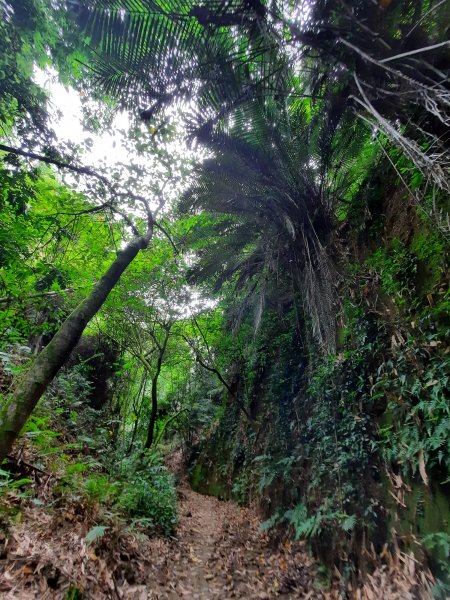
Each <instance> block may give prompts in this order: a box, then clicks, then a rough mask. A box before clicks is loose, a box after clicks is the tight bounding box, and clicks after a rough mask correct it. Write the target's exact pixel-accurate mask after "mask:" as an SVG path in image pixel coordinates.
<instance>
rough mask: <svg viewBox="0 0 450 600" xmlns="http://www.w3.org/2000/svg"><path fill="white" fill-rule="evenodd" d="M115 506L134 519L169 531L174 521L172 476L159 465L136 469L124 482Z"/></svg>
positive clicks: (151, 526)
mask: <svg viewBox="0 0 450 600" xmlns="http://www.w3.org/2000/svg"><path fill="white" fill-rule="evenodd" d="M118 505H119V506H120V507H121V508H122V509H123V510H124V511H125V512H126V514H127V515H128V516H129V517H131V518H132V519H133V520H134V521H135V522H138V523H140V524H142V525H144V526H145V527H149V528H150V529H155V528H156V529H159V530H161V531H163V532H164V533H166V534H170V533H172V531H173V529H174V527H175V525H176V523H177V513H176V491H175V485H174V478H173V475H171V474H170V473H169V472H168V470H167V469H166V468H165V467H164V466H162V465H159V464H153V465H150V466H147V467H145V468H144V469H140V470H139V471H136V472H135V473H134V474H133V475H132V476H131V477H130V478H129V479H128V481H127V482H126V483H125V484H124V487H123V490H122V493H121V496H120V498H119V500H118Z"/></svg>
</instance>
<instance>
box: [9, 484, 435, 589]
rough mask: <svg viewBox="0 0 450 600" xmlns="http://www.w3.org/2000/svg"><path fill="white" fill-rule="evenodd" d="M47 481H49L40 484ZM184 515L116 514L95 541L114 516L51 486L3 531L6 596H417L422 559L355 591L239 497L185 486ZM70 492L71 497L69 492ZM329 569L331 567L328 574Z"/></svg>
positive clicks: (382, 571)
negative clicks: (139, 517) (147, 524)
mask: <svg viewBox="0 0 450 600" xmlns="http://www.w3.org/2000/svg"><path fill="white" fill-rule="evenodd" d="M40 489H41V490H42V487H41V488H40ZM178 495H179V522H178V526H177V529H176V531H175V533H174V535H173V536H172V537H162V536H153V537H148V536H147V535H146V534H145V532H144V531H141V532H139V530H137V529H131V528H129V527H128V526H127V525H126V524H124V523H122V524H119V523H117V524H116V525H115V526H113V525H112V522H111V521H110V522H109V525H108V527H106V528H105V532H104V533H103V534H102V535H101V536H100V537H99V538H98V539H96V540H95V541H93V542H92V543H87V539H88V538H87V534H88V532H89V531H90V530H91V529H92V527H93V526H94V527H95V526H98V525H101V523H102V522H104V520H103V519H104V515H102V513H99V512H96V509H95V507H92V506H88V505H86V504H84V503H82V502H80V500H79V499H77V498H73V499H72V500H71V501H70V500H68V499H67V498H64V499H63V500H62V499H61V498H60V497H58V494H57V493H56V494H55V492H54V491H53V490H52V486H49V487H48V488H46V489H44V491H43V492H41V494H40V500H39V502H38V503H36V500H35V503H34V504H33V503H25V504H22V505H20V508H19V507H18V505H17V503H16V502H17V501H16V500H15V499H14V498H12V499H11V501H10V504H9V506H8V505H7V508H8V510H13V509H15V510H16V511H17V509H18V508H19V511H18V512H16V515H17V517H16V523H15V526H14V528H13V529H12V530H10V532H9V534H8V535H7V536H6V537H4V536H3V537H2V536H0V547H1V549H2V551H1V555H0V598H1V599H2V600H13V599H14V600H37V599H39V600H175V599H179V598H187V599H190V600H229V599H230V600H231V599H241V600H272V599H282V598H289V599H293V600H294V599H300V598H301V599H303V600H336V599H337V598H342V597H343V596H342V591H343V585H345V588H346V590H347V593H348V594H349V595H348V597H349V598H359V599H361V600H376V599H378V598H389V599H390V600H412V598H421V599H424V598H428V597H429V596H428V595H427V594H425V595H423V594H419V595H415V594H414V593H413V590H414V589H417V579H416V576H417V574H415V573H414V564H415V563H414V561H413V559H410V560H409V561H408V560H407V558H408V557H406V556H405V557H403V559H402V561H405V560H406V562H403V567H404V568H402V569H399V564H398V563H397V564H396V563H395V562H392V564H391V565H390V566H389V568H388V567H387V566H380V568H378V569H377V570H376V571H375V572H374V573H373V575H372V576H371V577H370V578H369V580H368V581H367V582H366V584H365V585H364V586H363V588H360V589H357V590H353V591H352V590H351V587H350V586H349V584H348V583H347V584H343V581H342V579H341V577H340V576H339V573H338V572H337V571H336V573H335V576H333V577H332V579H331V581H330V579H329V577H328V578H327V580H325V579H324V577H323V575H324V573H323V569H322V570H321V569H320V568H319V565H318V563H317V562H316V561H315V560H314V559H313V558H311V556H310V555H309V554H308V552H307V551H306V548H305V545H304V543H303V542H292V541H289V540H279V539H278V540H277V541H276V540H274V539H270V537H269V536H268V535H267V534H265V533H262V532H261V530H260V521H259V519H258V516H257V514H256V513H255V512H254V511H253V510H251V509H249V508H242V507H239V506H237V505H235V504H233V503H231V502H224V501H220V500H218V499H217V498H213V497H209V496H203V495H201V494H198V493H196V492H194V491H193V490H192V489H191V488H190V487H189V486H188V484H187V483H186V482H184V481H183V482H182V483H181V485H180V486H179V489H178ZM61 500H62V501H61ZM321 573H322V575H321Z"/></svg>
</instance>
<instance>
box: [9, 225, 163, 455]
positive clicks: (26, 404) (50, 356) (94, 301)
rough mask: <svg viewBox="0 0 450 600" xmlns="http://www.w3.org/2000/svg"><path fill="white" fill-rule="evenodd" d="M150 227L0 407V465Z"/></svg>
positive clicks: (140, 247)
mask: <svg viewBox="0 0 450 600" xmlns="http://www.w3.org/2000/svg"><path fill="white" fill-rule="evenodd" d="M151 236H152V230H151V228H149V230H148V232H147V234H146V235H145V236H136V237H134V238H133V239H132V240H131V241H130V242H129V244H128V245H127V246H125V248H124V249H123V250H121V251H120V252H119V253H118V254H117V257H116V259H115V260H114V262H113V263H112V264H111V266H110V267H109V269H108V270H107V271H106V273H105V274H104V275H103V277H102V278H101V279H100V281H99V282H98V283H97V285H96V286H95V288H94V289H93V290H92V292H91V293H90V294H89V296H88V297H87V298H85V299H84V300H83V301H82V302H81V303H80V304H79V305H78V306H77V307H76V308H75V310H74V311H73V312H72V313H71V314H70V315H69V317H68V318H67V319H66V320H65V321H64V323H63V324H62V326H61V328H60V330H59V331H58V332H57V333H56V334H55V336H54V337H53V339H52V340H51V342H50V343H49V344H48V346H46V347H45V348H44V349H43V350H42V352H41V353H40V354H39V356H38V357H37V358H36V360H35V361H34V363H33V365H32V367H31V369H30V370H29V371H28V373H27V374H26V375H25V377H24V378H23V380H22V381H21V382H20V383H19V385H18V387H17V389H16V390H15V392H14V394H13V395H12V396H11V397H10V398H9V399H7V400H6V402H5V403H4V404H3V406H1V408H0V464H1V462H2V461H3V459H4V458H5V457H6V455H7V454H8V452H9V451H10V450H11V447H12V445H13V443H14V441H15V439H16V437H17V436H18V435H19V433H20V430H21V429H22V427H23V426H24V425H25V422H26V420H27V419H28V417H29V416H30V414H31V413H32V411H33V410H34V408H35V406H36V404H37V403H38V401H39V399H40V398H41V396H42V394H43V393H44V392H45V390H46V389H47V387H48V385H49V384H50V382H51V381H52V380H53V378H54V377H55V375H56V373H57V372H58V371H59V369H60V368H61V367H62V366H63V364H64V363H65V361H66V360H67V358H68V357H69V354H70V353H71V351H72V349H73V348H74V346H75V345H76V343H77V342H78V340H79V339H80V337H81V334H82V333H83V331H84V329H85V327H86V325H87V324H88V322H89V321H90V320H91V319H92V317H93V316H94V315H95V314H96V313H97V312H98V311H99V309H100V308H101V306H102V305H103V303H104V302H105V300H106V298H107V297H108V294H109V293H110V291H111V290H112V289H113V287H114V286H115V285H116V283H117V282H118V281H119V279H120V276H121V275H122V273H123V272H124V271H125V269H126V268H127V267H128V265H129V264H130V263H131V262H132V261H133V259H134V258H135V257H136V255H137V254H138V253H139V251H140V250H143V249H145V248H146V247H147V246H148V244H149V242H150V239H151Z"/></svg>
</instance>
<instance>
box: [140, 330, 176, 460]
mask: <svg viewBox="0 0 450 600" xmlns="http://www.w3.org/2000/svg"><path fill="white" fill-rule="evenodd" d="M169 335H170V328H167V329H166V335H165V337H164V342H163V344H162V346H161V347H160V348H159V356H158V362H157V363H156V371H155V374H154V375H153V378H152V411H151V414H150V423H149V424H148V431H147V440H146V441H145V448H146V449H148V448H150V447H151V445H152V444H153V438H154V436H155V425H156V419H157V417H158V378H159V375H160V373H161V367H162V361H163V358H164V354H165V352H166V348H167V342H168V341H169Z"/></svg>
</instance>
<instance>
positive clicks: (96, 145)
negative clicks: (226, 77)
mask: <svg viewBox="0 0 450 600" xmlns="http://www.w3.org/2000/svg"><path fill="white" fill-rule="evenodd" d="M34 79H35V81H36V83H37V84H39V85H40V86H41V87H43V88H44V89H45V90H47V91H48V92H49V96H50V100H49V113H50V126H51V127H52V129H53V130H54V131H55V133H56V137H57V139H58V141H59V142H61V143H72V144H76V145H78V146H80V148H81V149H82V154H81V156H80V158H79V164H82V165H83V166H87V167H91V168H93V169H94V170H96V171H99V172H101V173H102V174H105V175H106V177H108V179H110V180H111V175H112V173H113V172H114V171H116V172H120V179H119V185H120V184H123V186H124V188H123V189H124V191H125V190H127V189H129V190H130V191H131V192H133V193H134V194H137V195H145V196H146V197H148V198H149V199H150V206H151V208H153V209H155V207H156V205H157V201H156V200H155V201H154V202H151V198H156V195H155V190H158V189H161V187H162V186H163V184H164V182H165V181H166V180H167V179H168V178H169V171H168V165H170V169H171V170H172V177H171V180H170V183H169V184H168V185H167V186H166V188H165V190H164V196H165V198H166V200H167V206H168V205H169V204H170V202H171V201H173V200H174V199H176V198H177V197H179V195H180V193H181V192H182V191H183V190H184V189H186V187H187V185H188V183H189V181H190V176H189V175H190V171H191V163H192V161H193V160H194V159H196V160H201V159H202V156H204V152H203V153H202V152H201V151H198V150H197V151H196V152H195V153H194V152H193V151H192V150H189V149H188V148H187V146H186V143H185V141H184V136H183V132H182V131H181V129H180V128H179V127H178V128H177V131H178V132H177V134H176V135H174V136H173V138H172V139H171V140H170V141H167V142H164V141H162V140H160V139H159V137H158V136H157V137H156V138H155V140H154V142H153V141H152V135H151V133H150V130H149V126H148V125H145V124H144V123H142V124H141V125H140V132H141V135H142V137H141V139H138V140H137V141H136V143H134V142H133V141H130V137H129V136H128V135H127V132H128V131H129V129H130V128H131V127H132V125H135V123H133V122H132V120H131V117H130V115H129V114H127V113H126V112H124V111H122V112H119V111H117V112H116V113H115V115H114V119H113V122H112V125H111V127H110V128H109V130H105V129H104V128H103V127H101V128H100V132H99V133H93V132H91V131H86V130H85V129H84V128H83V104H82V100H81V97H80V95H79V93H78V92H77V91H76V90H74V89H72V88H67V87H65V86H63V85H62V84H61V83H59V82H58V78H57V74H56V72H51V71H49V70H46V71H42V70H40V69H36V70H35V75H34ZM91 104H92V103H91ZM101 110H103V111H105V110H108V108H107V107H103V109H101ZM149 143H150V144H151V143H153V144H157V145H158V147H159V150H160V152H156V151H155V147H153V151H152V149H151V148H148V149H147V150H144V151H141V152H139V151H138V147H139V144H141V145H143V146H145V145H148V144H149ZM161 156H163V157H165V159H164V158H161ZM139 168H140V169H141V170H142V175H138V176H136V175H135V179H134V181H133V183H132V185H131V186H129V185H128V184H127V178H128V176H129V175H130V174H131V175H133V169H139ZM65 177H66V180H67V181H69V182H70V183H72V179H71V178H70V176H69V178H67V174H65ZM74 182H75V181H74V180H73V183H74ZM80 187H81V186H80ZM81 189H82V187H81Z"/></svg>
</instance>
